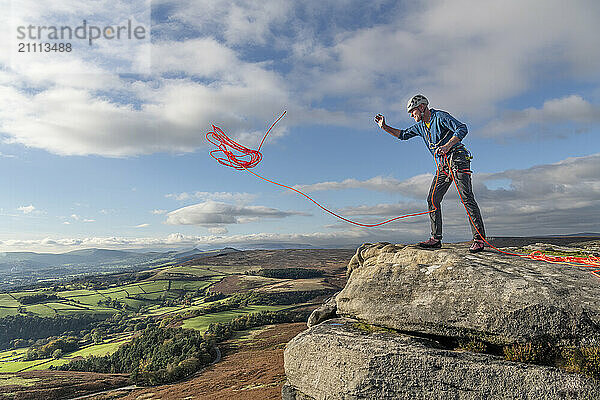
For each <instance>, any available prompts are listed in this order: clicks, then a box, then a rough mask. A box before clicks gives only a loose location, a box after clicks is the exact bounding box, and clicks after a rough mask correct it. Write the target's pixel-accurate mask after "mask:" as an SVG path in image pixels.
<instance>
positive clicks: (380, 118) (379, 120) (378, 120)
mask: <svg viewBox="0 0 600 400" xmlns="http://www.w3.org/2000/svg"><path fill="white" fill-rule="evenodd" d="M375 123H376V124H377V125H379V127H380V128H382V129H383V125H385V117H384V116H383V115H381V114H377V115H376V116H375Z"/></svg>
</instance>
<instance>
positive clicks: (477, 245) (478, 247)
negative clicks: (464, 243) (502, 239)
mask: <svg viewBox="0 0 600 400" xmlns="http://www.w3.org/2000/svg"><path fill="white" fill-rule="evenodd" d="M484 243H485V242H484V241H483V240H481V239H476V240H473V243H471V247H469V251H470V252H471V253H479V252H480V251H483V248H484V247H485V245H484Z"/></svg>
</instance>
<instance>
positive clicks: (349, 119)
mask: <svg viewBox="0 0 600 400" xmlns="http://www.w3.org/2000/svg"><path fill="white" fill-rule="evenodd" d="M76 3H77V2H74V1H68V2H66V3H65V4H67V6H64V7H62V6H61V7H59V8H57V7H56V6H55V5H54V4H52V5H51V3H49V2H44V3H42V4H37V3H35V4H34V3H31V4H33V5H32V6H30V8H31V10H28V14H27V15H31V18H41V17H44V16H45V14H48V13H49V10H52V11H53V12H54V14H60V13H64V14H67V15H70V16H71V17H78V18H80V16H79V15H86V13H90V14H95V13H97V14H98V15H102V16H105V17H106V16H108V15H111V13H112V14H114V13H115V12H116V11H121V9H120V8H119V9H117V8H116V7H121V6H122V7H125V6H126V5H125V4H124V3H123V2H117V3H116V4H113V3H114V2H113V3H111V4H113V6H112V7H113V8H110V7H108V8H106V7H105V4H106V3H105V2H98V4H96V3H94V5H85V4H81V2H79V3H77V4H76ZM121 3H123V4H121ZM165 3H167V4H168V6H169V14H170V15H169V20H168V21H160V22H159V23H157V24H156V26H155V27H153V29H156V36H155V40H154V43H153V45H152V46H153V47H152V68H153V70H152V74H150V75H149V76H148V77H147V79H144V80H135V79H132V78H131V77H123V76H120V75H118V74H116V73H114V72H113V71H112V70H111V68H109V66H104V65H103V64H101V63H94V62H92V61H90V60H88V59H85V58H83V57H78V55H77V54H70V55H69V57H66V58H64V57H63V59H61V60H57V61H56V62H54V61H53V62H51V63H47V62H46V63H35V64H31V65H28V66H26V67H23V68H20V69H19V70H18V71H15V70H11V69H10V68H7V65H8V64H9V56H8V54H9V52H8V51H7V52H0V53H1V56H0V63H1V64H2V66H3V67H4V68H2V69H1V70H0V71H1V72H0V121H1V123H0V129H1V130H2V131H3V132H4V133H5V134H6V135H7V136H8V140H9V141H11V142H13V143H20V144H23V145H25V146H29V147H35V148H41V149H44V150H47V151H50V152H53V153H57V154H62V155H88V154H99V155H103V156H109V157H124V156H130V155H138V154H150V153H154V152H190V151H194V150H195V149H197V148H199V147H203V146H205V145H206V143H205V140H204V138H203V135H199V134H198V131H199V130H200V131H203V130H208V129H209V128H210V124H211V123H214V124H216V125H219V126H221V127H223V128H225V129H226V131H227V133H228V134H231V135H232V137H233V138H234V139H238V140H242V141H243V143H244V144H245V145H246V146H248V147H251V146H254V145H256V144H257V143H258V141H259V140H260V138H261V137H262V133H263V132H264V129H266V127H267V126H268V124H269V121H272V120H273V119H274V118H275V117H276V116H277V115H278V113H279V112H281V111H282V109H283V108H284V107H285V108H287V109H288V110H289V111H290V113H289V116H288V117H287V118H286V119H285V120H284V121H282V122H281V123H280V125H278V127H277V128H276V129H275V130H274V132H273V135H272V137H271V140H272V139H274V138H276V137H277V136H280V135H283V134H284V133H285V132H286V128H287V127H289V126H292V125H297V124H302V123H314V122H315V121H317V122H319V123H329V124H344V125H352V126H357V125H356V124H357V123H359V124H360V125H358V126H366V125H367V124H372V122H371V118H370V116H371V115H372V113H373V112H377V111H382V112H390V113H397V112H398V110H400V111H402V110H403V107H404V102H405V101H406V98H407V97H408V96H410V94H411V93H412V92H415V91H417V90H418V91H420V92H424V93H425V94H427V95H428V96H429V97H430V99H431V100H432V105H433V106H434V107H442V108H445V107H450V105H451V110H450V111H452V112H453V113H455V114H456V115H457V116H459V117H460V116H462V115H468V116H469V117H470V118H472V119H480V120H482V121H486V120H487V119H489V117H490V116H492V115H494V114H495V113H496V110H497V107H498V105H499V104H501V102H502V101H505V100H507V99H510V98H513V97H515V96H518V95H521V94H523V93H524V92H525V91H527V90H529V89H531V88H532V86H533V85H534V83H535V82H539V80H540V79H553V77H555V76H557V74H556V71H560V77H561V79H565V80H577V81H579V82H585V83H590V82H591V84H593V85H595V84H596V82H597V78H598V71H600V68H599V66H600V53H599V52H597V51H596V47H597V46H596V44H595V42H594V41H593V40H582V38H593V37H598V36H600V26H599V25H598V24H597V21H598V20H599V19H600V10H599V9H598V7H596V6H592V5H590V4H589V2H585V1H575V2H571V3H569V7H564V4H563V3H561V2H559V1H558V0H549V1H547V2H545V3H544V7H539V4H538V2H536V1H533V0H528V1H523V0H520V1H517V0H510V1H504V2H501V3H497V4H488V3H486V2H479V3H477V2H473V1H470V0H457V1H453V2H442V1H432V2H427V3H424V4H422V5H421V6H419V7H416V8H415V7H408V6H407V5H406V4H405V3H393V2H384V1H374V2H369V3H368V4H366V3H364V2H359V1H347V0H340V1H332V2H319V1H311V2H308V3H302V2H300V3H293V2H288V1H284V0H277V1H270V2H264V3H257V2H252V1H225V0H223V1H212V0H211V1H208V0H206V1H192V0H184V1H179V2H170V1H157V2H155V4H156V5H159V4H165ZM74 10H77V11H74ZM76 14H77V15H76ZM9 15H10V13H5V15H4V16H3V17H0V18H2V19H0V22H4V23H5V25H6V26H10V25H11V24H10V22H11V21H10V20H9V18H10V16H9ZM532 15H535V18H531V16H532ZM299 16H303V17H302V19H299ZM322 19H326V20H327V24H323V23H322ZM78 22H79V21H78ZM178 29H186V30H191V31H194V33H195V34H196V35H195V36H194V37H193V38H190V39H182V40H178V41H176V40H174V38H181V37H189V32H187V33H186V32H180V31H178ZM184 33H185V34H184ZM198 36H200V37H198ZM5 42H6V40H4V42H3V44H6V43H5ZM248 45H251V46H258V47H259V48H261V49H265V51H264V52H260V51H259V52H253V51H250V49H251V47H248ZM271 48H274V49H275V50H277V51H278V52H280V54H279V53H278V54H277V55H276V56H273V54H275V53H273V52H271V51H267V50H270V49H271ZM116 53H117V52H116V49H115V51H114V52H113V54H112V55H113V56H114V55H115V54H116ZM263 53H264V54H263ZM549 54H551V56H552V57H551V59H552V63H551V65H548V63H547V60H548V58H549V57H548V55H549ZM261 57H262V58H261ZM64 71H69V73H68V74H67V73H65V72H64ZM592 89H593V88H592ZM328 99H333V100H335V101H334V102H328ZM575 100H577V99H575ZM575 100H570V101H571V102H574V101H575ZM584 105H585V104H584ZM551 108H552V104H551V103H549V104H547V105H544V107H543V108H542V110H538V111H539V112H536V111H535V110H529V111H527V112H525V113H524V114H523V115H521V117H520V119H521V120H522V121H525V122H527V121H535V120H536V119H538V118H540V115H541V116H545V115H546V114H547V113H550V115H555V114H556V113H554V112H553V110H552V109H551ZM588 108H589V107H588ZM578 110H579V111H580V112H581V115H579V116H577V117H575V118H576V119H577V120H588V121H591V122H590V123H597V121H598V120H597V106H595V105H592V109H591V110H588V111H585V108H581V109H580V108H578ZM400 114H401V115H405V114H404V113H403V112H401V113H400ZM513 118H515V117H514V116H513V117H510V118H509V119H513ZM516 119H517V120H519V116H518V115H517V117H516ZM390 122H392V121H391V120H390ZM507 123H508V122H507V120H506V118H501V120H500V122H497V124H500V125H502V124H507Z"/></svg>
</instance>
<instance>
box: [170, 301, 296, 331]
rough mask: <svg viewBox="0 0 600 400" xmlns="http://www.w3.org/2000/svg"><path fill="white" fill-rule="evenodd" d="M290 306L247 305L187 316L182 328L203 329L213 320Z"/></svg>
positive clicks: (224, 319) (277, 309)
mask: <svg viewBox="0 0 600 400" xmlns="http://www.w3.org/2000/svg"><path fill="white" fill-rule="evenodd" d="M286 308H290V306H248V307H244V308H239V309H237V310H230V311H221V312H218V313H214V314H207V315H201V316H199V317H194V318H188V319H186V320H184V321H183V325H182V326H181V327H182V328H189V329H197V330H199V331H205V330H206V329H207V328H208V326H209V325H210V324H212V323H214V322H229V321H231V320H232V319H234V318H237V317H239V316H241V315H244V314H251V313H257V312H260V311H279V310H284V309H286Z"/></svg>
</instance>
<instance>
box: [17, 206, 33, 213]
mask: <svg viewBox="0 0 600 400" xmlns="http://www.w3.org/2000/svg"><path fill="white" fill-rule="evenodd" d="M17 210H19V211H22V212H23V214H31V213H32V212H34V211H35V207H34V206H33V205H31V204H30V205H28V206H21V207H17Z"/></svg>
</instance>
